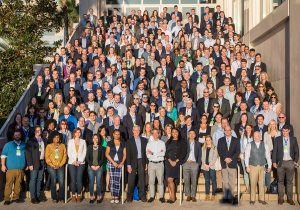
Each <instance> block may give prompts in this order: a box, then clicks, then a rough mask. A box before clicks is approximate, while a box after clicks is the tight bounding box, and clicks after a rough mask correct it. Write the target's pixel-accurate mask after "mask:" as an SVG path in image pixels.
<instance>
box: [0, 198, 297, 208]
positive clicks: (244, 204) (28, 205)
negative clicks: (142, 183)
mask: <svg viewBox="0 0 300 210" xmlns="http://www.w3.org/2000/svg"><path fill="white" fill-rule="evenodd" d="M54 208H55V209H63V210H86V209H103V210H108V209H114V210H127V209H128V210H129V209H130V210H141V209H143V210H153V209H155V210H165V209H166V210H168V209H172V210H186V209H188V210H201V209H202V210H223V209H224V210H230V209H242V210H276V209H278V210H296V209H297V210H299V209H300V207H299V205H298V204H296V206H290V205H289V204H286V203H285V204H284V205H282V206H279V205H277V203H276V202H269V204H268V205H266V206H262V205H260V204H258V203H257V204H255V205H254V206H250V205H249V203H248V202H246V201H243V202H242V203H241V204H240V206H232V205H225V204H219V203H217V202H204V201H198V202H197V203H183V204H182V206H179V203H178V202H176V203H174V204H160V203H159V201H155V202H153V203H151V204H149V203H141V202H134V203H132V204H124V205H121V204H110V203H109V201H108V200H105V201H104V202H103V203H101V204H92V205H91V204H89V203H88V202H87V201H83V202H82V203H80V204H76V203H68V204H61V203H59V204H53V203H52V202H46V203H41V204H36V205H33V204H31V203H29V202H28V201H27V202H25V203H22V204H16V203H13V204H11V205H9V206H3V203H0V209H5V210H53V209H54Z"/></svg>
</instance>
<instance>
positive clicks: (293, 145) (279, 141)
mask: <svg viewBox="0 0 300 210" xmlns="http://www.w3.org/2000/svg"><path fill="white" fill-rule="evenodd" d="M289 139H290V156H291V158H292V160H293V161H294V162H298V160H299V147H298V142H297V138H296V137H290V138H289ZM282 161H283V137H282V136H278V137H276V138H275V141H274V147H273V152H272V162H273V163H277V164H278V166H279V167H280V166H281V164H282Z"/></svg>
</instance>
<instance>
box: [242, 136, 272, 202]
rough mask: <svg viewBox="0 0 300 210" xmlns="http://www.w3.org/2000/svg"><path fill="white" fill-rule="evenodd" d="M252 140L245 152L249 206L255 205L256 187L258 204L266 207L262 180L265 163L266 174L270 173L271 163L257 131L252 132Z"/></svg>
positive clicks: (268, 153) (266, 146) (265, 146)
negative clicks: (266, 167) (249, 182)
mask: <svg viewBox="0 0 300 210" xmlns="http://www.w3.org/2000/svg"><path fill="white" fill-rule="evenodd" d="M253 139H254V141H252V142H251V143H250V144H248V145H247V147H246V150H245V165H246V170H247V172H248V173H249V175H250V180H251V184H250V189H251V190H250V191H251V196H250V204H251V205H253V204H254V203H255V196H256V186H257V184H258V188H259V190H258V191H259V198H258V202H259V203H261V204H263V205H266V204H267V203H266V201H265V198H264V193H265V190H264V179H265V176H264V175H265V164H266V163H267V165H268V169H267V173H270V172H271V167H272V161H271V157H270V152H269V148H268V145H267V144H265V143H264V142H263V141H262V136H261V134H260V132H259V131H256V132H254V134H253Z"/></svg>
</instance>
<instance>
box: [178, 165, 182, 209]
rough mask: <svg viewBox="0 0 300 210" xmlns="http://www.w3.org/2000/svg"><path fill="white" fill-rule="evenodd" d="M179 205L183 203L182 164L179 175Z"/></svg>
mask: <svg viewBox="0 0 300 210" xmlns="http://www.w3.org/2000/svg"><path fill="white" fill-rule="evenodd" d="M179 177H180V178H179V196H180V197H179V205H180V206H181V205H182V196H183V195H182V192H183V190H182V165H180V175H179Z"/></svg>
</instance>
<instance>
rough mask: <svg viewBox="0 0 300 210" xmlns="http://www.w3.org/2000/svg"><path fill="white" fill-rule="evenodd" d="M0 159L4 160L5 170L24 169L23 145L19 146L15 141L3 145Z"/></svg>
mask: <svg viewBox="0 0 300 210" xmlns="http://www.w3.org/2000/svg"><path fill="white" fill-rule="evenodd" d="M1 158H6V168H7V169H8V170H12V169H24V168H25V165H26V164H25V143H24V142H22V141H21V142H20V143H19V145H18V144H17V143H16V142H15V141H10V142H8V143H6V144H5V145H4V148H3V150H2V154H1Z"/></svg>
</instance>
